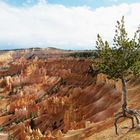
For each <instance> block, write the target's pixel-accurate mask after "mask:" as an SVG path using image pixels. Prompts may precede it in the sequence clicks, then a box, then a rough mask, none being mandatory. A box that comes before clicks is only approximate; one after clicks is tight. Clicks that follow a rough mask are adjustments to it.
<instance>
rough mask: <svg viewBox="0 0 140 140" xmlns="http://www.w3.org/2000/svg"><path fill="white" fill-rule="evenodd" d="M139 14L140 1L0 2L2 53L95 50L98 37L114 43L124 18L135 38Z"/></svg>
mask: <svg viewBox="0 0 140 140" xmlns="http://www.w3.org/2000/svg"><path fill="white" fill-rule="evenodd" d="M139 13H140V0H0V49H1V50H2V49H16V48H30V47H41V48H42V47H43V48H44V47H56V48H61V49H75V50H80V49H94V48H95V45H96V39H97V34H98V33H99V34H100V35H101V36H102V38H103V39H104V40H108V41H109V42H110V43H111V42H112V39H113V36H114V31H115V25H116V21H117V20H120V19H121V17H122V16H125V25H126V29H127V31H128V33H129V36H130V37H132V36H133V34H134V32H135V31H136V30H137V28H138V26H139V24H140V16H139Z"/></svg>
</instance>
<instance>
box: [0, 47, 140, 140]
mask: <svg viewBox="0 0 140 140" xmlns="http://www.w3.org/2000/svg"><path fill="white" fill-rule="evenodd" d="M69 53H71V51H62V50H54V49H47V50H45V51H44V50H40V49H39V50H36V51H34V50H22V51H20V52H14V51H12V52H6V53H5V52H4V53H2V54H1V55H0V58H1V61H0V131H1V132H0V139H1V140H6V139H17V140H57V139H58V140H94V139H95V140H96V139H97V140H100V139H101V140H102V139H108V140H109V139H114V140H115V139H116V140H117V139H124V138H125V137H126V138H129V137H131V136H132V135H133V134H135V135H137V133H135V131H132V132H130V133H129V134H130V135H129V134H128V133H127V132H129V130H130V128H129V126H130V125H129V120H122V121H121V122H120V123H121V124H123V125H126V124H127V125H128V127H124V128H122V129H121V130H120V131H121V132H122V133H121V134H120V135H119V136H116V134H115V131H114V126H113V125H114V114H115V113H116V112H117V111H118V110H119V109H120V108H121V88H122V87H121V83H120V81H113V80H109V79H108V78H107V76H106V75H103V74H96V72H95V73H94V72H92V73H91V72H89V66H90V65H91V64H92V61H94V60H93V59H91V58H87V59H85V58H72V57H68V54H69ZM29 54H30V55H29ZM127 86H128V102H129V107H130V108H135V109H137V110H139V109H140V103H139V99H140V94H139V89H140V88H139V78H138V77H137V78H136V79H135V80H134V78H133V77H130V78H129V81H128V85H127ZM128 135H129V136H128Z"/></svg>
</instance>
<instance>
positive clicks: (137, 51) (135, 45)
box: [96, 17, 140, 134]
mask: <svg viewBox="0 0 140 140" xmlns="http://www.w3.org/2000/svg"><path fill="white" fill-rule="evenodd" d="M136 34H137V32H136V33H135V35H134V37H133V38H132V39H130V38H128V34H127V32H126V29H125V25H124V17H122V19H121V21H120V22H119V21H117V26H116V30H115V36H114V39H113V45H112V46H110V45H109V43H108V42H107V41H105V42H104V41H103V40H102V38H101V36H100V35H99V34H98V35H97V41H96V47H97V50H98V51H97V52H98V57H99V60H98V62H97V63H96V66H97V70H98V71H99V72H100V73H104V74H106V75H108V78H111V79H114V80H118V79H121V82H122V111H121V112H119V113H117V114H116V116H115V122H114V125H115V131H116V134H118V132H117V121H118V120H119V119H120V118H122V117H126V118H129V119H131V120H132V127H134V118H135V119H136V121H137V123H138V124H139V119H138V112H137V111H136V110H132V109H128V107H127V88H126V80H127V76H128V75H130V74H133V75H139V74H140V44H139V40H138V39H137V36H136Z"/></svg>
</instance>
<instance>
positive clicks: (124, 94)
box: [121, 78, 127, 114]
mask: <svg viewBox="0 0 140 140" xmlns="http://www.w3.org/2000/svg"><path fill="white" fill-rule="evenodd" d="M121 80H122V111H123V113H124V114H125V110H126V107H127V96H126V92H127V91H126V81H125V79H124V78H122V79H121Z"/></svg>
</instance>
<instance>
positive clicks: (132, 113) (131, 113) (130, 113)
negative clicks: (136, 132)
mask: <svg viewBox="0 0 140 140" xmlns="http://www.w3.org/2000/svg"><path fill="white" fill-rule="evenodd" d="M122 110H123V111H122V112H118V113H117V114H116V115H115V122H114V125H115V132H116V134H117V135H118V126H117V122H118V120H119V119H121V118H128V119H131V121H132V128H134V126H135V124H134V118H135V119H136V123H137V124H139V118H138V116H140V114H139V113H138V112H137V111H136V110H132V109H128V108H123V109H122Z"/></svg>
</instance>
